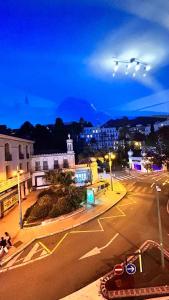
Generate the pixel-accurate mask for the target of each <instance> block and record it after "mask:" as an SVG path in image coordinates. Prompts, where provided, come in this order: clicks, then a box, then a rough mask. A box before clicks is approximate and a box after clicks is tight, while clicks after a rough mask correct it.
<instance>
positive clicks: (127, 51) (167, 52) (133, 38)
mask: <svg viewBox="0 0 169 300" xmlns="http://www.w3.org/2000/svg"><path fill="white" fill-rule="evenodd" d="M146 2H148V3H149V6H150V8H151V9H150V8H147V10H148V11H147V18H146V19H148V16H149V20H150V21H154V20H155V16H157V15H160V14H161V10H160V9H159V3H161V2H159V1H153V2H152V1H146ZM146 2H145V1H142V2H139V3H140V4H141V3H143V4H144V5H135V1H128V0H127V1H118V2H113V3H115V4H116V3H118V5H115V6H117V7H119V8H121V9H124V10H127V9H128V10H129V11H130V10H132V9H133V10H134V8H135V10H136V12H135V15H137V16H138V15H139V12H140V15H141V14H142V13H143V11H144V10H146V7H147V5H148V4H146ZM154 2H155V5H156V10H155V8H154V7H153V5H154ZM126 3H128V4H129V7H128V5H127V4H126ZM152 3H153V4H152ZM150 4H151V5H150ZM165 8H166V12H167V11H168V8H169V2H168V5H164V3H163V5H162V14H164V15H165V14H166V12H165ZM159 11H160V13H159ZM150 16H152V18H150ZM164 17H165V16H164ZM157 18H158V17H157ZM160 18H161V17H160ZM166 22H167V21H166ZM168 22H169V21H168ZM157 23H158V25H155V24H154V22H153V23H150V22H148V23H147V21H144V22H143V20H140V18H137V19H136V18H134V17H133V19H131V18H130V22H128V23H126V22H125V23H124V22H123V23H122V25H121V27H119V28H117V29H116V30H112V31H111V32H109V34H108V35H107V36H106V37H105V40H102V41H100V47H98V48H97V49H96V51H95V52H94V53H92V54H91V56H90V57H89V59H88V66H89V69H90V70H91V71H92V73H93V75H94V76H96V77H99V78H100V79H102V80H108V81H115V80H116V79H115V78H112V76H111V75H112V73H113V67H114V62H113V57H117V58H118V59H121V60H129V59H131V58H132V57H135V58H137V59H139V60H142V61H143V62H145V63H148V64H150V65H151V66H152V69H151V72H150V73H149V75H148V76H147V77H146V78H143V77H142V76H136V77H135V78H132V77H131V80H136V81H138V82H139V83H140V84H142V85H144V86H147V87H149V88H150V89H152V90H153V91H154V92H157V91H159V90H161V89H163V85H162V84H161V83H160V82H158V80H157V79H156V75H157V74H158V72H159V71H160V69H161V68H162V67H164V66H166V65H168V59H169V47H168V40H169V32H168V30H164V28H163V27H161V26H159V24H160V21H158V22H157ZM125 67H126V66H125V65H123V66H122V65H121V67H120V68H119V70H118V77H117V80H125V78H124V73H125ZM142 75H143V73H142Z"/></svg>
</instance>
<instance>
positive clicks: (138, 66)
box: [135, 62, 140, 72]
mask: <svg viewBox="0 0 169 300" xmlns="http://www.w3.org/2000/svg"><path fill="white" fill-rule="evenodd" d="M135 70H136V72H137V71H138V70H140V63H139V62H137V64H136V66H135Z"/></svg>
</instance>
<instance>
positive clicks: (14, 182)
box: [0, 172, 31, 193]
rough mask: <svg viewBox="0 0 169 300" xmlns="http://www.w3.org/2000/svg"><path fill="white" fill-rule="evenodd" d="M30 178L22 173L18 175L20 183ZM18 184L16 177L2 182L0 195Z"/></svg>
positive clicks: (27, 174) (28, 174)
mask: <svg viewBox="0 0 169 300" xmlns="http://www.w3.org/2000/svg"><path fill="white" fill-rule="evenodd" d="M30 178H31V175H30V173H29V172H28V173H23V174H21V175H20V182H23V181H26V180H28V179H30ZM17 184H18V179H17V176H16V177H13V178H11V179H8V180H4V181H1V182H0V193H2V192H4V191H6V190H8V189H10V188H12V187H13V186H15V185H17Z"/></svg>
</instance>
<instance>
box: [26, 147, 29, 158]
mask: <svg viewBox="0 0 169 300" xmlns="http://www.w3.org/2000/svg"><path fill="white" fill-rule="evenodd" d="M26 158H29V149H28V145H26Z"/></svg>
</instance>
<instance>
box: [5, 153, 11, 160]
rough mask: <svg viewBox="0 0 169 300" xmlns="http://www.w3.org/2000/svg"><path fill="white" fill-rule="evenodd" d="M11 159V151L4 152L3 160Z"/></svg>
mask: <svg viewBox="0 0 169 300" xmlns="http://www.w3.org/2000/svg"><path fill="white" fill-rule="evenodd" d="M11 160H12V154H11V153H5V161H11Z"/></svg>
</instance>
